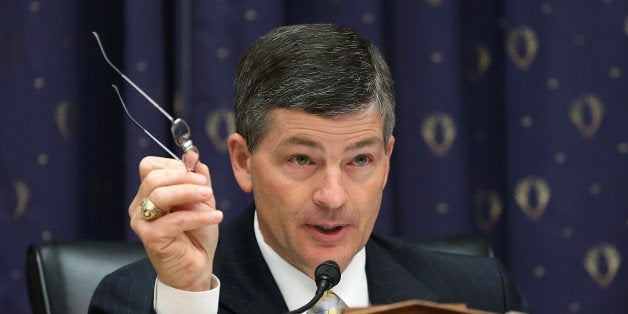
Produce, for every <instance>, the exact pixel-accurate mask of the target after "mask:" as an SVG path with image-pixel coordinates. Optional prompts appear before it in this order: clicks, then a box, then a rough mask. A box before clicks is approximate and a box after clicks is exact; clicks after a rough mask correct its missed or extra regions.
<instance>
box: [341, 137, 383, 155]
mask: <svg viewBox="0 0 628 314" xmlns="http://www.w3.org/2000/svg"><path fill="white" fill-rule="evenodd" d="M381 143H382V140H381V139H380V138H378V137H369V138H367V139H363V140H361V141H359V142H356V143H353V144H351V145H350V146H349V147H347V149H345V152H348V151H352V150H356V149H360V148H364V147H368V146H374V145H380V144H381Z"/></svg>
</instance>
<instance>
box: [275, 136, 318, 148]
mask: <svg viewBox="0 0 628 314" xmlns="http://www.w3.org/2000/svg"><path fill="white" fill-rule="evenodd" d="M290 145H296V146H307V147H310V148H320V147H322V145H321V143H319V142H317V141H314V140H310V139H307V138H303V137H299V136H292V137H289V138H287V139H286V140H284V141H282V142H281V143H279V146H290Z"/></svg>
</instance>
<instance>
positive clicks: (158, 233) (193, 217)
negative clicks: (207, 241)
mask: <svg viewBox="0 0 628 314" xmlns="http://www.w3.org/2000/svg"><path fill="white" fill-rule="evenodd" d="M222 219H223V214H222V212H221V211H218V210H211V211H208V210H191V211H188V210H186V211H177V212H172V213H170V214H168V215H165V216H163V217H160V218H158V219H155V220H153V221H150V222H148V221H145V220H143V219H141V218H139V216H138V218H136V219H133V220H132V221H131V225H132V228H133V229H134V230H135V231H136V232H137V233H138V235H139V234H141V235H142V240H143V241H146V242H150V243H154V242H170V241H171V240H172V239H173V238H175V237H177V236H179V235H180V234H181V233H182V232H185V231H191V230H201V229H203V228H205V227H207V226H211V225H216V224H218V223H220V222H221V221H222Z"/></svg>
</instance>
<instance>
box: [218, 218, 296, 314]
mask: <svg viewBox="0 0 628 314" xmlns="http://www.w3.org/2000/svg"><path fill="white" fill-rule="evenodd" d="M253 212H254V207H253V206H251V207H249V208H248V209H247V210H246V211H245V212H244V213H242V214H240V215H239V216H238V217H237V218H236V219H235V220H234V221H233V222H232V223H230V224H228V225H227V226H226V227H225V228H222V229H221V230H220V240H219V243H218V249H217V253H216V260H217V261H219V262H218V263H217V264H216V265H215V266H214V267H215V270H214V272H215V273H216V275H217V277H218V278H219V279H220V281H221V287H220V306H221V308H223V307H226V308H228V309H230V310H231V311H233V312H236V313H279V312H286V311H288V308H287V306H286V304H285V301H284V300H283V297H282V296H281V292H280V291H279V287H278V286H277V283H275V279H274V278H273V277H272V275H271V272H270V269H269V268H268V265H266V261H265V260H264V258H263V257H262V253H261V252H260V250H259V247H258V246H257V242H256V240H255V235H254V232H253Z"/></svg>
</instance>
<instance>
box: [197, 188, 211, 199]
mask: <svg viewBox="0 0 628 314" xmlns="http://www.w3.org/2000/svg"><path fill="white" fill-rule="evenodd" d="M198 194H200V195H201V196H202V197H210V196H211V195H212V189H211V188H210V187H208V186H201V187H199V188H198Z"/></svg>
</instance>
